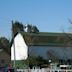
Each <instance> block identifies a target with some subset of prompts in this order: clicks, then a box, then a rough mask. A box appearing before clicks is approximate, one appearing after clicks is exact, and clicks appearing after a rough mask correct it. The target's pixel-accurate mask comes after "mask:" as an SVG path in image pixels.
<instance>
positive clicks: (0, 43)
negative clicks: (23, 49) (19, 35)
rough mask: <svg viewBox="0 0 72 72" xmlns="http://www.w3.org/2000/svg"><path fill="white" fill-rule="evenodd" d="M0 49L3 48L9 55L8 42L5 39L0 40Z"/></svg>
mask: <svg viewBox="0 0 72 72" xmlns="http://www.w3.org/2000/svg"><path fill="white" fill-rule="evenodd" d="M0 47H1V48H3V49H4V50H5V51H6V52H7V53H8V54H10V42H9V40H8V39H7V38H5V37H1V38H0Z"/></svg>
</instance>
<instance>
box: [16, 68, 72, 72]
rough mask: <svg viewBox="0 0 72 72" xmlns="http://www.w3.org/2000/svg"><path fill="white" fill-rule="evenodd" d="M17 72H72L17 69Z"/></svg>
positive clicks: (69, 71)
mask: <svg viewBox="0 0 72 72" xmlns="http://www.w3.org/2000/svg"><path fill="white" fill-rule="evenodd" d="M17 72H72V69H71V70H63V69H56V70H55V69H44V68H43V69H17Z"/></svg>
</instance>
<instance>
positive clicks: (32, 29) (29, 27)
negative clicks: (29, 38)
mask: <svg viewBox="0 0 72 72" xmlns="http://www.w3.org/2000/svg"><path fill="white" fill-rule="evenodd" d="M27 32H29V33H38V32H39V29H38V28H37V27H36V26H32V25H30V24H28V25H27Z"/></svg>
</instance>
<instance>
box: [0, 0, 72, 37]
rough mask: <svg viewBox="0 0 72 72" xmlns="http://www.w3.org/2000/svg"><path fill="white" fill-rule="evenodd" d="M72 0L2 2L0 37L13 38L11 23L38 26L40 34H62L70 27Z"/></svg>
mask: <svg viewBox="0 0 72 72" xmlns="http://www.w3.org/2000/svg"><path fill="white" fill-rule="evenodd" d="M68 18H70V19H72V0H0V37H1V36H5V37H8V38H9V37H10V36H11V21H12V20H14V21H15V20H17V21H19V22H22V23H23V24H27V23H30V24H32V25H36V26H37V27H38V29H39V30H40V32H62V30H63V29H65V30H67V29H68V27H70V26H71V25H70V23H69V22H68Z"/></svg>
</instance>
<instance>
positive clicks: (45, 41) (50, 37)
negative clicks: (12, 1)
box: [22, 32, 72, 46]
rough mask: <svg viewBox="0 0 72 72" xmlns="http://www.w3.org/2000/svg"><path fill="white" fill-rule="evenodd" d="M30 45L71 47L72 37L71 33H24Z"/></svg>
mask: <svg viewBox="0 0 72 72" xmlns="http://www.w3.org/2000/svg"><path fill="white" fill-rule="evenodd" d="M22 35H23V36H24V38H25V41H26V43H27V44H28V45H41V46H46V45H48V46H65V45H67V46H71V36H72V34H69V33H67V34H66V33H51V32H39V33H26V32H24V33H22Z"/></svg>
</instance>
